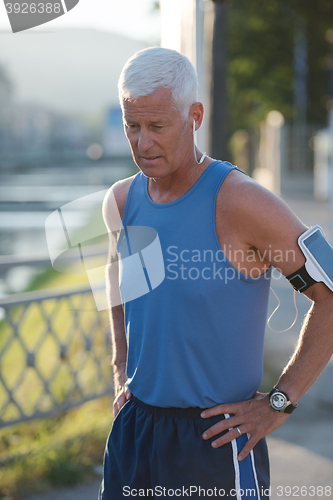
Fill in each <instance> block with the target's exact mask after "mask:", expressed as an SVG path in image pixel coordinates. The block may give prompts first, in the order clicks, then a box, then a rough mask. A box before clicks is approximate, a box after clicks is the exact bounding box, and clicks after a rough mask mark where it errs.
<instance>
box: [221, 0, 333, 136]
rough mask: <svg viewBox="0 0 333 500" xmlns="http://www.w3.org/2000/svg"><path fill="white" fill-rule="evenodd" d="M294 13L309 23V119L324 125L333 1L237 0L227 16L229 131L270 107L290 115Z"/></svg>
mask: <svg viewBox="0 0 333 500" xmlns="http://www.w3.org/2000/svg"><path fill="white" fill-rule="evenodd" d="M296 16H301V17H303V19H304V20H305V22H306V26H307V45H308V67H309V77H308V93H309V102H308V117H307V119H308V122H309V123H316V124H320V125H325V124H326V118H327V102H328V95H327V94H328V79H329V54H330V44H329V42H328V36H327V33H328V31H329V29H331V28H332V27H333V2H332V0H317V1H316V2H313V1H312V0H269V1H267V0H251V2H249V1H248V0H234V1H233V2H231V5H230V10H229V20H228V23H229V24H228V30H229V31H228V50H229V82H228V83H229V106H230V107H229V110H230V111H229V112H230V120H231V130H230V132H231V133H233V132H234V131H235V130H237V129H238V128H249V127H252V126H253V125H256V124H258V123H259V122H260V121H261V120H262V119H264V118H265V117H266V115H267V113H268V112H269V111H270V110H272V109H277V110H278V111H280V112H281V113H282V114H283V115H284V116H285V118H286V120H287V121H291V120H292V118H293V48H294V23H295V18H296Z"/></svg>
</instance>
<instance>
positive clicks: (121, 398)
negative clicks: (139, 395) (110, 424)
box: [113, 385, 132, 418]
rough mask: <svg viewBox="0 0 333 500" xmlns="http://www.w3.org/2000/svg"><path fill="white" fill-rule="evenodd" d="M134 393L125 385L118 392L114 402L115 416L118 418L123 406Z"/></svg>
mask: <svg viewBox="0 0 333 500" xmlns="http://www.w3.org/2000/svg"><path fill="white" fill-rule="evenodd" d="M131 397H132V393H131V391H130V390H129V388H128V387H127V386H126V385H125V386H124V387H123V388H122V389H121V391H120V392H119V393H118V394H117V396H116V399H115V400H114V402H113V416H114V418H116V416H117V415H118V413H119V412H120V410H121V408H122V407H123V406H124V404H125V403H126V401H127V400H128V399H131Z"/></svg>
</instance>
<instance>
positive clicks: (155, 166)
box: [136, 156, 164, 177]
mask: <svg viewBox="0 0 333 500" xmlns="http://www.w3.org/2000/svg"><path fill="white" fill-rule="evenodd" d="M162 163H163V157H162V156H156V157H154V158H139V161H137V162H136V164H137V166H138V167H139V169H140V170H141V172H142V173H143V174H144V175H145V176H146V177H161V176H163V174H164V172H163V164H162Z"/></svg>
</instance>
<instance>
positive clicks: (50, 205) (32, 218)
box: [0, 158, 136, 295]
mask: <svg viewBox="0 0 333 500" xmlns="http://www.w3.org/2000/svg"><path fill="white" fill-rule="evenodd" d="M135 171H136V169H135V165H134V164H133V162H132V160H131V159H129V158H126V159H124V160H117V161H113V162H112V161H99V162H89V163H88V162H83V163H82V165H78V164H77V162H76V163H73V164H71V163H67V164H66V165H65V166H63V167H61V166H47V167H46V168H40V167H39V168H32V169H29V171H24V172H23V173H22V172H21V173H10V172H6V173H3V172H2V173H1V172H0V256H1V259H4V258H6V257H9V258H10V257H13V256H15V257H22V258H27V257H47V256H48V247H47V241H46V235H45V220H46V219H47V217H48V216H49V215H50V214H51V213H52V212H53V211H54V210H57V209H58V208H60V207H62V206H63V205H64V204H66V203H70V202H72V201H74V200H77V199H78V198H81V197H82V196H86V195H89V194H92V193H96V192H98V191H102V190H105V189H107V188H109V187H110V186H111V185H112V184H113V183H114V182H116V181H117V180H119V179H122V178H124V177H127V176H129V175H131V174H132V173H134V172H135ZM68 216H69V218H70V220H69V223H70V225H71V226H72V227H75V226H80V225H82V224H83V223H84V222H85V217H87V214H86V213H83V212H81V211H79V210H72V211H70V213H69V214H68ZM33 273H34V270H33V269H31V268H27V267H26V266H24V267H19V268H16V269H15V268H13V269H12V270H11V271H10V272H6V273H5V274H6V276H5V275H4V273H3V272H2V273H1V276H0V295H3V294H4V292H5V290H6V288H8V286H9V288H10V291H12V292H17V291H20V290H21V289H23V288H24V287H25V286H26V284H27V282H28V280H29V279H30V277H31V274H33Z"/></svg>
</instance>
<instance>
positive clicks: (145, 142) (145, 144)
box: [138, 129, 153, 152]
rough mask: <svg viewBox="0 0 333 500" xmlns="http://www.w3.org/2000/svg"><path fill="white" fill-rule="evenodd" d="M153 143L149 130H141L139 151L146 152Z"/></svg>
mask: <svg viewBox="0 0 333 500" xmlns="http://www.w3.org/2000/svg"><path fill="white" fill-rule="evenodd" d="M152 145H153V141H152V139H151V136H150V133H149V131H146V130H142V129H141V130H140V132H139V138H138V149H139V151H142V152H145V151H147V150H148V149H149V148H150V147H151V146H152Z"/></svg>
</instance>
